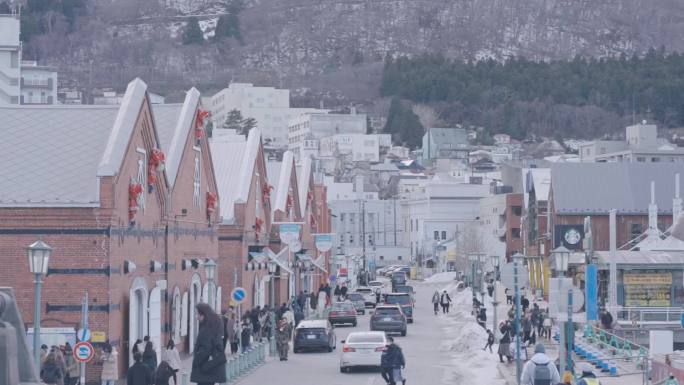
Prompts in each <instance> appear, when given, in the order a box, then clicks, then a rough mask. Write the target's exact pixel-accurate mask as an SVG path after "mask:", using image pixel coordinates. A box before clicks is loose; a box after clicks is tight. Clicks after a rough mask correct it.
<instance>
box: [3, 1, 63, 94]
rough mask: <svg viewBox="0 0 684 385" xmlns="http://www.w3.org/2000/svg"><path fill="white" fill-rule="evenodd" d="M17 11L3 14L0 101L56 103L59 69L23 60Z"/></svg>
mask: <svg viewBox="0 0 684 385" xmlns="http://www.w3.org/2000/svg"><path fill="white" fill-rule="evenodd" d="M20 31H21V25H20V20H19V15H18V14H11V15H0V105H3V104H5V105H6V104H54V103H56V102H57V72H56V71H55V70H54V69H52V68H50V67H45V66H39V65H38V63H37V62H35V61H22V60H21V57H22V54H21V49H22V46H21V41H20V39H19V33H20Z"/></svg>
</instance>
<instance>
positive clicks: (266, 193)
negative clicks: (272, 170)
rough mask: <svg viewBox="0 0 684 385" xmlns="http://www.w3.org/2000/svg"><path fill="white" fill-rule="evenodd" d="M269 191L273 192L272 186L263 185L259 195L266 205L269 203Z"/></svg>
mask: <svg viewBox="0 0 684 385" xmlns="http://www.w3.org/2000/svg"><path fill="white" fill-rule="evenodd" d="M271 190H273V186H271V185H270V184H268V183H264V187H262V188H261V195H262V198H263V200H264V202H266V203H268V202H270V198H271Z"/></svg>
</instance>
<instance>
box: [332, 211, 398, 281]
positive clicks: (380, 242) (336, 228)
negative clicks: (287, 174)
mask: <svg viewBox="0 0 684 385" xmlns="http://www.w3.org/2000/svg"><path fill="white" fill-rule="evenodd" d="M328 204H329V206H330V209H331V211H332V214H333V217H332V220H333V221H332V229H333V232H334V233H335V234H336V237H335V246H336V250H337V251H338V252H339V253H342V254H344V255H358V256H363V255H364V253H365V256H366V261H367V264H368V266H369V268H371V269H373V268H377V267H381V266H385V265H392V264H398V263H406V264H408V262H409V261H410V253H409V249H408V247H405V246H403V245H402V237H403V232H404V228H403V226H402V221H401V202H399V201H398V200H379V199H348V200H331V201H329V202H328ZM364 242H365V247H364Z"/></svg>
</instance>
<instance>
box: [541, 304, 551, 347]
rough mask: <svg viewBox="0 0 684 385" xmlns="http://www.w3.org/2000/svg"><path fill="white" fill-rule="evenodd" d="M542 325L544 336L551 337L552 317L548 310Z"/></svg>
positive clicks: (548, 338)
mask: <svg viewBox="0 0 684 385" xmlns="http://www.w3.org/2000/svg"><path fill="white" fill-rule="evenodd" d="M542 326H543V328H544V336H545V337H546V339H547V340H550V339H551V317H550V316H549V312H548V310H547V311H546V313H544V320H543V321H542Z"/></svg>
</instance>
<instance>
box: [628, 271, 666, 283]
mask: <svg viewBox="0 0 684 385" xmlns="http://www.w3.org/2000/svg"><path fill="white" fill-rule="evenodd" d="M622 282H623V283H624V284H625V285H672V273H625V275H624V277H623V279H622Z"/></svg>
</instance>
